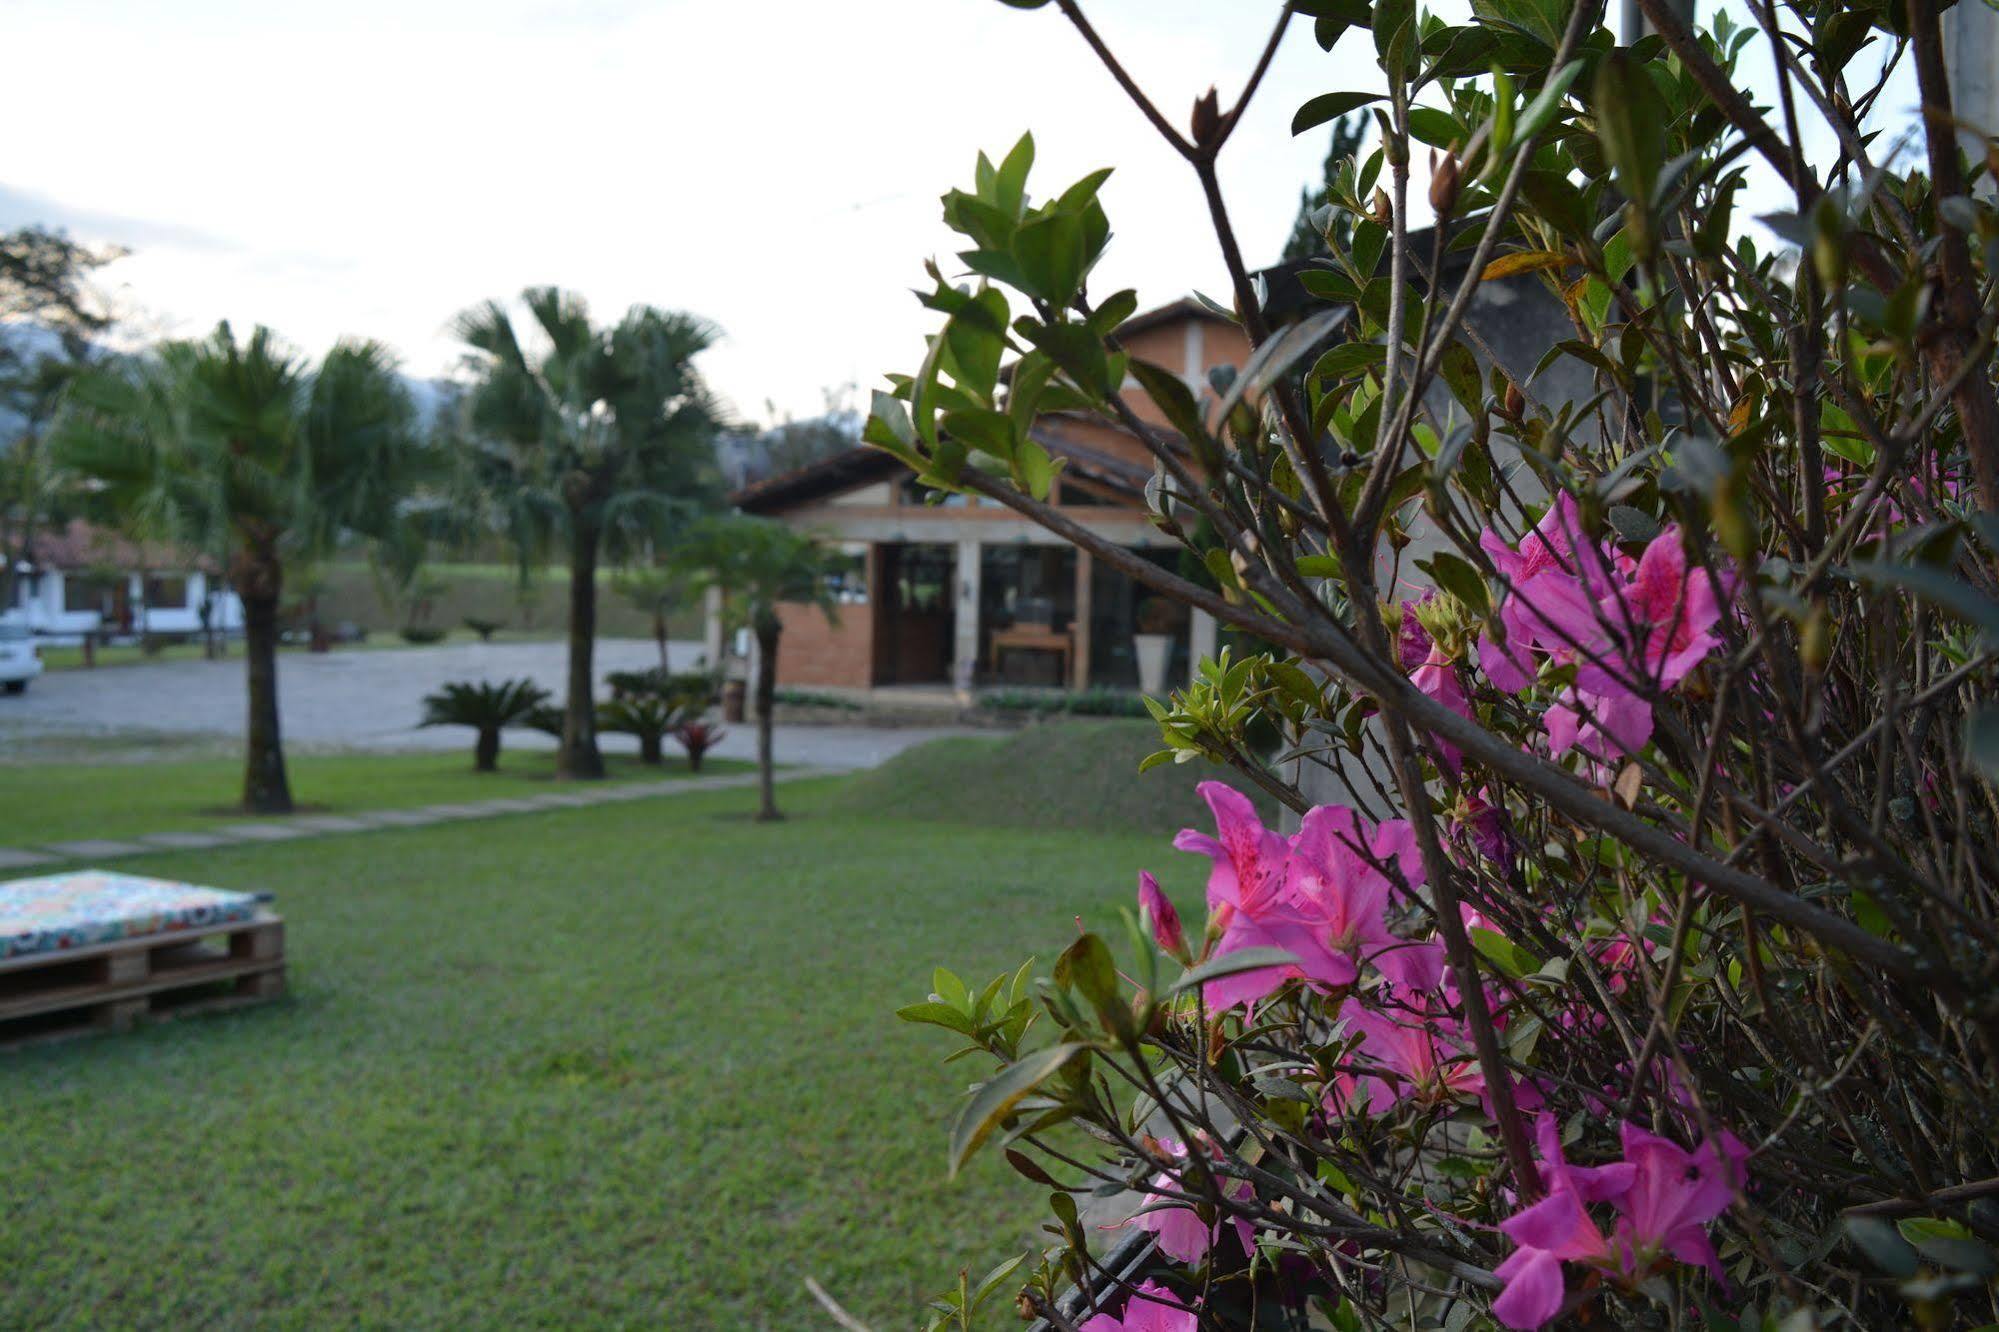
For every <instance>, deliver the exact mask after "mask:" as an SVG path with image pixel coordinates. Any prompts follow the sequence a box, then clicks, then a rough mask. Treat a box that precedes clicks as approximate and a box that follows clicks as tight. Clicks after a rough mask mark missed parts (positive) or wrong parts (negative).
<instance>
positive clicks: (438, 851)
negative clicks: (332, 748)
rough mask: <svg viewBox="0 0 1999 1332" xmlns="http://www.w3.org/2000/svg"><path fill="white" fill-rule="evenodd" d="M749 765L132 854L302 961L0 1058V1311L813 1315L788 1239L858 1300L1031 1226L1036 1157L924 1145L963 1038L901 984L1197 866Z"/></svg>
mask: <svg viewBox="0 0 1999 1332" xmlns="http://www.w3.org/2000/svg"><path fill="white" fill-rule="evenodd" d="M750 799H751V798H750V795H749V793H747V792H743V791H734V792H725V791H716V792H709V793H700V794H694V795H690V796H686V797H682V798H680V799H676V800H673V801H668V802H663V803H651V802H648V803H646V804H645V805H643V806H621V807H620V806H610V807H602V808H597V809H582V810H571V811H563V812H559V813H551V814H542V815H534V816H531V817H523V818H515V819H507V820H500V821H495V822H489V823H481V824H478V825H470V826H464V825H461V826H457V827H438V828H432V829H422V830H414V829H413V830H408V831H402V832H386V833H378V834H369V835H367V836H360V837H347V838H335V839H328V840H325V841H319V842H314V843H311V844H306V845H290V846H284V845H277V846H255V847H242V848H234V849H230V850H227V851H216V852H207V853H200V854H183V855H171V856H169V855H162V856H158V857H149V858H147V859H145V860H143V861H139V862H136V863H134V865H133V867H134V868H136V869H139V870H142V871H149V872H155V873H164V874H169V875H173V876H176V877H182V878H188V879H192V880H196V881H201V882H207V883H213V884H218V885H221V886H225V887H230V888H240V889H271V890H274V891H275V892H276V893H277V894H278V907H279V909H281V910H282V911H283V913H284V915H285V917H286V920H287V930H288V938H289V947H290V953H291V978H292V985H293V995H292V996H291V997H290V998H288V999H287V1000H285V1001H283V1002H282V1003H280V1004H277V1005H273V1006H268V1007H264V1008H259V1009H256V1010H251V1011H247V1012H243V1013H239V1014H232V1015H228V1016H221V1017H214V1018H201V1019H194V1020H190V1021H187V1022H183V1023H178V1024H173V1025H169V1026H164V1027H158V1028H151V1029H143V1030H141V1031H139V1032H136V1033H134V1034H132V1035H129V1036H119V1037H111V1038H105V1039H98V1040H90V1041H84V1042H78V1043H72V1044H69V1045H64V1046H56V1047H45V1048H38V1049H31V1050H27V1051H23V1052H18V1053H15V1054H12V1055H8V1056H6V1057H5V1058H6V1067H5V1069H4V1077H5V1079H6V1085H7V1098H6V1103H7V1145H8V1168H7V1174H8V1180H7V1184H8V1187H7V1188H6V1189H5V1190H0V1267H4V1270H5V1271H6V1272H7V1273H8V1277H7V1279H6V1280H5V1281H4V1282H0V1326H6V1327H54V1326H67V1327H92V1328H108V1327H134V1326H150V1327H195V1326H200V1327H217V1328H251V1327H255V1328H319V1327H333V1326H340V1327H348V1326H352V1327H362V1326H366V1327H399V1328H403V1327H406V1328H419V1327H421V1328H434V1327H437V1328H441V1327H550V1328H558V1327H559V1328H569V1327H586V1326H588V1327H610V1326H618V1327H626V1326H629V1327H672V1328H677V1329H705V1328H715V1329H724V1328H726V1329H766V1328H767V1329H796V1328H808V1327H821V1326H825V1318H824V1316H823V1314H822V1313H821V1312H820V1311H819V1310H818V1309H817V1308H816V1306H814V1305H813V1304H812V1303H811V1301H810V1299H809V1297H808V1295H807V1294H806V1292H805V1290H804V1288H803V1286H802V1284H801V1282H802V1279H803V1277H804V1276H806V1275H808V1274H809V1275H811V1276H813V1277H815V1278H816V1279H818V1280H819V1281H820V1282H822V1283H824V1284H825V1286H826V1287H827V1288H828V1289H829V1290H831V1291H832V1292H834V1293H835V1295H836V1296H837V1297H838V1298H839V1299H841V1301H842V1302H843V1303H845V1304H847V1305H848V1307H849V1308H851V1309H852V1310H853V1311H854V1312H855V1313H856V1314H857V1315H859V1316H860V1317H862V1318H865V1319H866V1320H867V1321H869V1322H870V1323H871V1324H872V1325H874V1326H875V1327H877V1328H880V1329H883V1330H884V1332H886V1330H887V1329H891V1328H906V1327H909V1326H911V1325H913V1324H914V1323H915V1321H916V1313H915V1311H916V1310H917V1308H918V1307H919V1306H920V1304H921V1302H922V1301H923V1299H925V1298H927V1296H928V1295H929V1294H930V1293H931V1292H933V1291H935V1290H937V1289H940V1288H942V1287H943V1286H945V1285H947V1284H948V1283H949V1282H950V1281H951V1280H952V1279H953V1277H954V1275H955V1273H956V1271H957V1268H958V1267H959V1265H961V1264H969V1265H970V1266H971V1267H972V1269H973V1272H974V1274H975V1275H976V1274H977V1273H978V1272H981V1271H984V1270H985V1268H986V1267H987V1266H988V1265H989V1264H990V1263H992V1262H995V1261H997V1260H998V1259H1000V1258H1002V1257H1004V1256H1006V1255H1007V1254H1008V1253H1010V1252H1015V1251H1018V1250H1019V1249H1020V1248H1023V1247H1025V1246H1026V1244H1027V1243H1028V1242H1029V1241H1030V1240H1031V1239H1032V1237H1033V1236H1032V1228H1033V1225H1034V1224H1035V1223H1036V1221H1037V1220H1038V1217H1039V1214H1040V1209H1041V1207H1042V1202H1041V1193H1042V1191H1041V1190H1038V1189H1036V1188H1034V1187H1033V1186H1032V1185H1029V1184H1027V1183H1026V1182H1025V1181H1023V1180H1021V1179H1019V1178H1018V1177H1017V1176H1014V1175H1012V1174H1010V1173H1009V1172H1007V1171H1006V1169H1005V1167H1004V1165H1003V1164H999V1163H997V1162H996V1161H995V1160H993V1159H983V1160H981V1161H979V1162H976V1163H975V1165H974V1167H973V1168H971V1169H969V1170H968V1171H967V1172H966V1174H965V1175H964V1176H962V1177H961V1178H960V1179H959V1180H958V1181H956V1182H955V1183H953V1182H949V1181H947V1180H946V1179H945V1177H944V1142H945V1132H946V1126H947V1123H948V1120H949V1117H950V1115H951V1113H952V1112H953V1110H954V1109H955V1107H956V1105H957V1103H958V1098H959V1095H960V1093H961V1092H962V1089H963V1087H964V1085H965V1084H966V1082H967V1081H968V1080H970V1079H971V1078H973V1077H974V1076H976V1073H977V1068H976V1066H975V1065H973V1064H969V1063H966V1064H957V1065H952V1066H951V1067H949V1068H942V1067H939V1064H938V1061H939V1059H940V1058H941V1057H942V1056H943V1055H944V1054H946V1053H948V1051H949V1048H950V1047H949V1045H948V1044H947V1042H946V1041H945V1040H944V1039H943V1038H942V1037H941V1035H940V1034H939V1033H937V1032H936V1031H934V1030H933V1029H930V1028H922V1029H918V1028H915V1027H911V1026H908V1025H906V1024H903V1023H900V1022H898V1021H896V1020H895V1018H894V1017H893V1016H892V1015H891V1014H892V1011H893V1009H894V1008H896V1007H897V1006H898V1005H900V1004H904V1003H908V1002H911V1001H912V1000H914V999H917V998H921V996H922V994H923V993H924V991H925V990H927V989H928V980H927V978H928V976H929V974H930V969H931V967H932V966H933V965H934V964H936V963H939V962H945V963H948V964H950V965H952V966H953V967H954V968H956V969H958V970H960V972H961V974H967V975H970V976H973V977H976V978H979V979H985V978H989V977H990V976H991V975H993V974H995V973H997V972H999V971H1000V970H1002V969H1005V968H1010V967H1012V966H1013V965H1014V964H1016V963H1017V962H1018V961H1019V960H1021V958H1022V957H1024V956H1025V954H1026V953H1028V952H1029V951H1038V952H1039V954H1040V956H1041V958H1042V960H1043V965H1044V966H1045V965H1046V964H1047V961H1048V959H1050V958H1052V957H1053V955H1054V953H1055V952H1056V951H1057V950H1058V949H1060V948H1061V947H1062V946H1064V944H1065V943H1066V941H1067V939H1068V937H1069V935H1070V932H1071V931H1072V930H1073V928H1074V927H1073V925H1071V923H1070V920H1071V916H1072V914H1073V913H1075V912H1077V911H1081V912H1083V913H1084V914H1085V918H1086V919H1087V920H1089V921H1091V922H1093V923H1096V924H1098V925H1100V926H1101V925H1107V924H1109V923H1110V921H1111V920H1112V919H1113V917H1112V915H1111V913H1112V910H1113V908H1114V906H1115V904H1117V903H1119V902H1122V901H1125V900H1127V899H1128V896H1129V893H1130V891H1131V890H1130V885H1131V882H1132V879H1133V875H1134V872H1135V870H1136V869H1137V868H1139V867H1140V866H1141V865H1150V866H1153V867H1154V868H1157V869H1160V870H1164V871H1167V872H1168V873H1169V875H1170V883H1171V885H1172V886H1173V887H1174V888H1175V890H1176V896H1179V898H1180V900H1181V901H1182V902H1183V903H1185V904H1187V905H1189V906H1191V905H1192V903H1193V902H1194V901H1195V900H1196V899H1197V896H1198V887H1197V885H1198V882H1199V877H1200V875H1199V867H1198V865H1194V864H1190V863H1189V862H1191V861H1192V858H1191V857H1184V856H1174V855H1173V854H1172V853H1171V852H1170V851H1167V850H1165V848H1164V847H1162V846H1161V845H1160V844H1159V843H1158V842H1157V841H1156V840H1154V839H1150V838H1147V839H1136V838H1132V837H1128V836H1117V835H1086V834H1083V833H1079V832H1068V831H1040V832H1032V833H1022V832H1019V831H1014V830H999V829H968V828H959V827H946V826H942V825H938V824H922V823H911V822H898V821H894V820H888V819H880V818H869V817H865V816H860V815H855V814H853V813H849V812H844V811H843V810H842V808H841V807H842V806H843V805H844V804H845V803H846V802H845V801H844V800H843V799H840V798H836V795H835V792H834V791H833V790H832V789H831V788H830V786H829V785H827V784H821V783H810V784H801V785H800V786H798V787H794V788H792V789H791V790H789V791H788V792H787V796H786V801H787V805H788V806H789V807H790V808H791V809H792V811H793V813H794V817H793V818H792V819H791V820H790V821H788V822H786V823H782V824H777V825H769V826H765V825H757V824H752V823H750V822H748V821H747V820H746V818H745V817H744V815H745V814H746V812H747V810H748V809H749V808H750ZM1176 862H1177V863H1176Z"/></svg>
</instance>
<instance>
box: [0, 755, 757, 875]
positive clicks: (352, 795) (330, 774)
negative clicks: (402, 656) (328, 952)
mask: <svg viewBox="0 0 1999 1332" xmlns="http://www.w3.org/2000/svg"><path fill="white" fill-rule="evenodd" d="M465 735H466V744H465V748H464V749H463V750H462V751H456V750H454V751H451V752H449V753H437V754H304V755H299V754H294V755H289V756H287V759H286V770H287V772H288V773H289V775H290V777H291V786H292V799H293V800H295V801H297V802H298V804H299V806H300V807H301V812H310V813H316V814H350V813H355V812H358V811H360V810H368V809H409V808H413V807H415V806H417V805H436V804H447V803H457V802H460V801H467V800H485V799H490V798H494V797H500V796H521V795H533V794H535V793H537V792H541V791H548V790H553V789H555V754H554V753H553V751H550V750H513V751H506V752H503V753H502V754H501V756H500V770H499V771H498V772H474V771H473V770H472V742H471V732H470V731H467V732H466V733H465ZM604 762H605V764H606V765H607V766H608V768H609V769H610V774H611V775H610V780H613V781H657V780H659V779H661V778H668V777H686V776H688V775H689V774H688V771H687V763H686V760H684V759H681V758H677V757H675V758H669V759H668V760H667V761H666V762H665V763H664V764H662V765H661V766H659V767H656V768H654V767H647V766H645V765H644V764H641V763H639V762H638V761H637V759H635V758H633V757H630V756H628V755H621V754H606V755H605V756H604ZM748 766H750V765H748V764H745V763H743V762H741V761H739V760H731V759H718V758H710V759H708V760H707V761H706V762H705V763H703V764H702V765H701V772H702V774H703V775H707V774H710V773H722V772H737V771H742V770H743V769H744V768H746V767H748ZM242 788H243V760H242V758H241V757H240V756H236V757H230V758H220V757H218V758H196V759H177V760H173V761H170V762H164V763H24V764H19V765H15V764H0V846H22V845H32V844H43V843H48V842H62V841H69V840H72V839H75V838H84V837H114V838H115V837H136V836H138V835H139V834H141V833H150V832H178V831H182V830H194V831H198V830H200V829H201V828H203V827H205V826H208V825H213V824H220V823H241V822H242V821H243V820H244V819H245V818H247V817H249V816H247V815H245V814H244V813H243V811H242V810H241V809H238V808H232V806H234V805H235V803H236V801H237V800H238V799H239V798H240V797H241V794H242ZM308 807H309V808H308Z"/></svg>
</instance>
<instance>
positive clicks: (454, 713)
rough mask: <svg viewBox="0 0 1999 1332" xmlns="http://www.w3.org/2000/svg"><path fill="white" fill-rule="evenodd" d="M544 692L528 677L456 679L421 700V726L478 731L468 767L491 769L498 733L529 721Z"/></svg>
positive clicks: (494, 763) (496, 753) (496, 761)
mask: <svg viewBox="0 0 1999 1332" xmlns="http://www.w3.org/2000/svg"><path fill="white" fill-rule="evenodd" d="M547 698H548V691H547V690H546V689H543V688H542V687H541V686H540V685H538V684H536V683H535V682H534V681H532V680H528V679H519V680H502V681H500V682H499V683H498V684H495V683H493V682H492V681H490V680H481V681H478V682H476V683H475V682H473V681H470V680H460V681H456V682H454V683H452V684H447V685H445V686H444V687H443V688H441V689H439V690H438V691H437V692H436V693H434V694H427V695H425V696H424V700H423V721H422V722H420V723H419V725H423V726H469V727H471V728H472V729H473V730H474V731H476V732H477V733H478V737H479V738H478V740H477V742H476V743H475V745H474V747H473V750H472V766H473V768H474V769H476V770H477V771H479V772H491V771H493V770H494V769H495V768H497V767H498V766H499V763H500V732H501V731H502V730H504V729H505V728H507V727H509V726H523V725H529V724H531V723H530V722H529V720H528V719H529V718H530V717H531V716H533V715H534V713H535V712H536V711H537V709H539V708H540V707H542V706H543V705H544V704H545V702H546V700H547Z"/></svg>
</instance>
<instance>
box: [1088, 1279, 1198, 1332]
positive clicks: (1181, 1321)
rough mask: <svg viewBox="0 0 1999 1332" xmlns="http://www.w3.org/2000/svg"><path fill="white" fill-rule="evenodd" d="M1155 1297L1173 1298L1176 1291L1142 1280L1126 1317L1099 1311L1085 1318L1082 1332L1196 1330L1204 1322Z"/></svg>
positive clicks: (1126, 1306) (1131, 1300) (1127, 1304)
mask: <svg viewBox="0 0 1999 1332" xmlns="http://www.w3.org/2000/svg"><path fill="white" fill-rule="evenodd" d="M1155 1296H1165V1297H1166V1298H1167V1299H1171V1298H1172V1292H1171V1291H1169V1290H1167V1289H1166V1288H1165V1287H1164V1286H1160V1285H1157V1284H1155V1283H1153V1282H1150V1281H1141V1282H1139V1283H1138V1285H1136V1286H1134V1287H1133V1288H1132V1293H1131V1299H1129V1300H1127V1301H1126V1302H1125V1306H1124V1314H1123V1316H1122V1317H1118V1316H1114V1315H1111V1314H1107V1313H1100V1314H1097V1315H1095V1316H1093V1317H1091V1318H1090V1319H1088V1320H1087V1321H1085V1322H1084V1323H1083V1324H1082V1325H1081V1328H1080V1329H1079V1332H1195V1329H1196V1328H1197V1327H1198V1326H1199V1325H1200V1319H1199V1315H1197V1314H1196V1313H1195V1312H1194V1311H1193V1310H1192V1309H1183V1308H1181V1307H1179V1306H1178V1305H1175V1304H1168V1303H1166V1302H1165V1301H1164V1300H1161V1299H1156V1298H1154V1297H1155Z"/></svg>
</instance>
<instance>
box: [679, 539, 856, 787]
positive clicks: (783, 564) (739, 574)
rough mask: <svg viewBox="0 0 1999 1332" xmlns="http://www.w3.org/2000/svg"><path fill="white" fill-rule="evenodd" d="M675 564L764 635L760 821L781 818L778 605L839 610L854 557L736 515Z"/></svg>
mask: <svg viewBox="0 0 1999 1332" xmlns="http://www.w3.org/2000/svg"><path fill="white" fill-rule="evenodd" d="M673 558H674V561H675V563H676V564H677V565H678V566H679V567H680V568H682V569H684V570H685V571H686V572H687V574H688V576H689V577H690V578H691V579H693V580H694V581H696V582H698V583H701V584H706V585H713V586H717V587H720V588H721V589H722V591H723V594H724V597H725V600H724V603H723V604H724V606H725V608H726V612H725V613H726V615H727V617H728V618H729V619H731V620H733V621H734V622H735V623H736V624H738V625H748V626H749V628H750V630H751V632H752V633H754V634H755V635H756V641H757V678H756V683H755V690H754V692H755V695H756V710H757V792H758V802H759V803H758V807H757V818H758V819H759V820H771V819H779V818H783V817H784V816H783V815H782V814H780V813H778V809H777V792H776V787H775V784H774V782H773V780H772V761H771V709H772V706H773V705H774V703H775V702H776V694H777V648H778V639H779V637H780V636H781V635H782V634H783V632H784V622H783V620H782V619H780V618H779V616H778V606H779V605H780V604H781V603H784V602H793V603H806V604H810V605H814V606H817V607H819V608H820V610H822V611H824V612H825V614H826V616H827V618H829V619H830V618H832V617H833V615H834V614H835V611H834V604H833V595H832V591H831V588H830V586H829V579H830V578H831V577H832V576H833V575H834V574H837V573H839V572H841V571H842V570H844V569H846V568H847V567H848V565H849V563H850V562H849V561H848V559H847V558H846V557H845V556H842V555H841V554H839V553H838V552H837V551H831V550H827V549H826V548H824V547H823V546H821V545H819V543H818V542H816V541H814V540H813V539H812V538H811V537H809V536H807V535H805V534H804V533H802V532H797V531H793V530H792V529H791V528H789V527H786V526H785V525H784V524H783V523H780V522H777V521H775V520H773V519H769V518H752V517H748V516H745V515H740V514H735V515H729V516H726V517H716V518H709V519H706V520H704V521H702V522H700V523H698V524H696V525H695V526H694V527H693V528H692V530H690V531H689V532H688V533H687V534H686V535H685V536H684V537H683V538H682V540H681V541H680V542H679V543H678V544H677V547H676V549H675V552H674V556H673Z"/></svg>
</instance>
